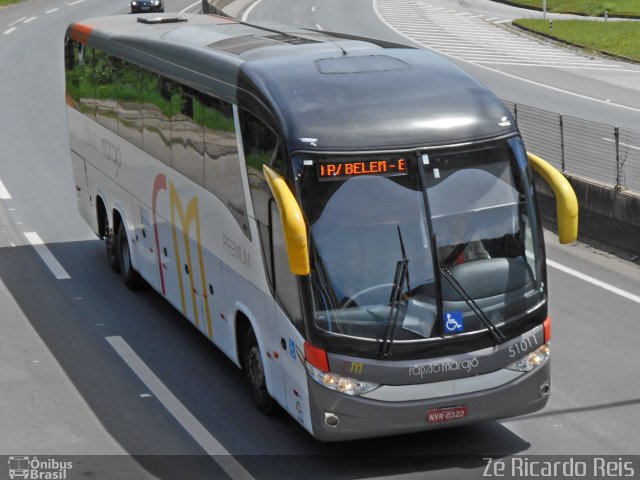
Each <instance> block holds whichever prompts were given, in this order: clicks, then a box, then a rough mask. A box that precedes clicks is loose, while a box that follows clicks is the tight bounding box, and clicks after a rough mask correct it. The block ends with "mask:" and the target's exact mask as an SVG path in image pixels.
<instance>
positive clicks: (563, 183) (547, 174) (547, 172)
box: [527, 152, 578, 243]
mask: <svg viewBox="0 0 640 480" xmlns="http://www.w3.org/2000/svg"><path fill="white" fill-rule="evenodd" d="M527 157H528V158H529V164H531V167H532V168H533V169H534V170H535V171H536V172H538V173H539V174H540V176H541V177H542V178H543V179H544V181H545V182H547V184H548V185H549V187H551V190H552V191H553V195H554V196H555V198H556V211H557V214H558V237H559V238H560V243H571V242H575V241H576V239H577V238H578V199H577V198H576V192H574V191H573V188H572V187H571V184H570V183H569V181H568V180H567V179H566V178H565V177H564V175H562V174H561V173H560V172H559V171H558V170H557V169H555V168H554V167H553V166H552V165H551V164H549V163H548V162H546V161H544V160H543V159H541V158H540V157H538V156H537V155H534V154H533V153H529V152H527Z"/></svg>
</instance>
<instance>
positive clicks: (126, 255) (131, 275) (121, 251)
mask: <svg viewBox="0 0 640 480" xmlns="http://www.w3.org/2000/svg"><path fill="white" fill-rule="evenodd" d="M118 263H119V265H120V273H121V274H122V280H123V281H124V284H125V285H126V286H127V288H129V289H131V290H136V289H138V288H140V284H141V283H142V282H141V278H140V274H138V272H136V271H135V270H134V269H133V266H132V265H131V252H130V251H129V241H128V240H127V228H126V227H125V225H124V222H120V227H119V228H118Z"/></svg>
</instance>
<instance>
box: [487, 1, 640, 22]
mask: <svg viewBox="0 0 640 480" xmlns="http://www.w3.org/2000/svg"><path fill="white" fill-rule="evenodd" d="M491 1H492V2H495V3H503V4H505V5H509V6H511V7H517V8H523V9H525V10H533V11H536V12H542V11H543V10H542V8H540V7H534V6H533V5H523V4H522V3H518V2H514V1H510V0H491ZM547 13H548V14H553V15H577V16H579V17H591V18H604V13H603V14H601V15H595V16H594V15H589V14H586V13H584V12H551V11H549V9H547ZM607 17H608V18H622V19H627V20H640V15H628V14H624V13H620V14H614V15H612V14H607Z"/></svg>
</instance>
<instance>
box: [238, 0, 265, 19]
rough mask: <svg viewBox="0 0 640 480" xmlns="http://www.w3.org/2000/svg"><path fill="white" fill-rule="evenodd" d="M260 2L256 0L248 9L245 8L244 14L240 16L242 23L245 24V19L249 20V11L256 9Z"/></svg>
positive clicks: (260, 0)
mask: <svg viewBox="0 0 640 480" xmlns="http://www.w3.org/2000/svg"><path fill="white" fill-rule="evenodd" d="M261 2H262V0H258V1H257V2H255V3H253V4H252V5H251V6H250V7H249V8H247V9H246V10H245V11H244V13H243V14H242V21H243V22H246V21H247V18H249V14H250V13H251V10H253V9H254V8H255V7H257V6H258V5H259V4H260V3H261Z"/></svg>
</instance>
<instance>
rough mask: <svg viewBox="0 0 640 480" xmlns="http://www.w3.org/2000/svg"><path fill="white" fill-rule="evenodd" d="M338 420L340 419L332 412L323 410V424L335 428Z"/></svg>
mask: <svg viewBox="0 0 640 480" xmlns="http://www.w3.org/2000/svg"><path fill="white" fill-rule="evenodd" d="M339 422H340V419H339V418H338V417H336V416H335V415H334V414H333V413H330V412H324V424H325V425H326V426H327V427H331V428H336V427H337V426H338V423H339Z"/></svg>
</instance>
